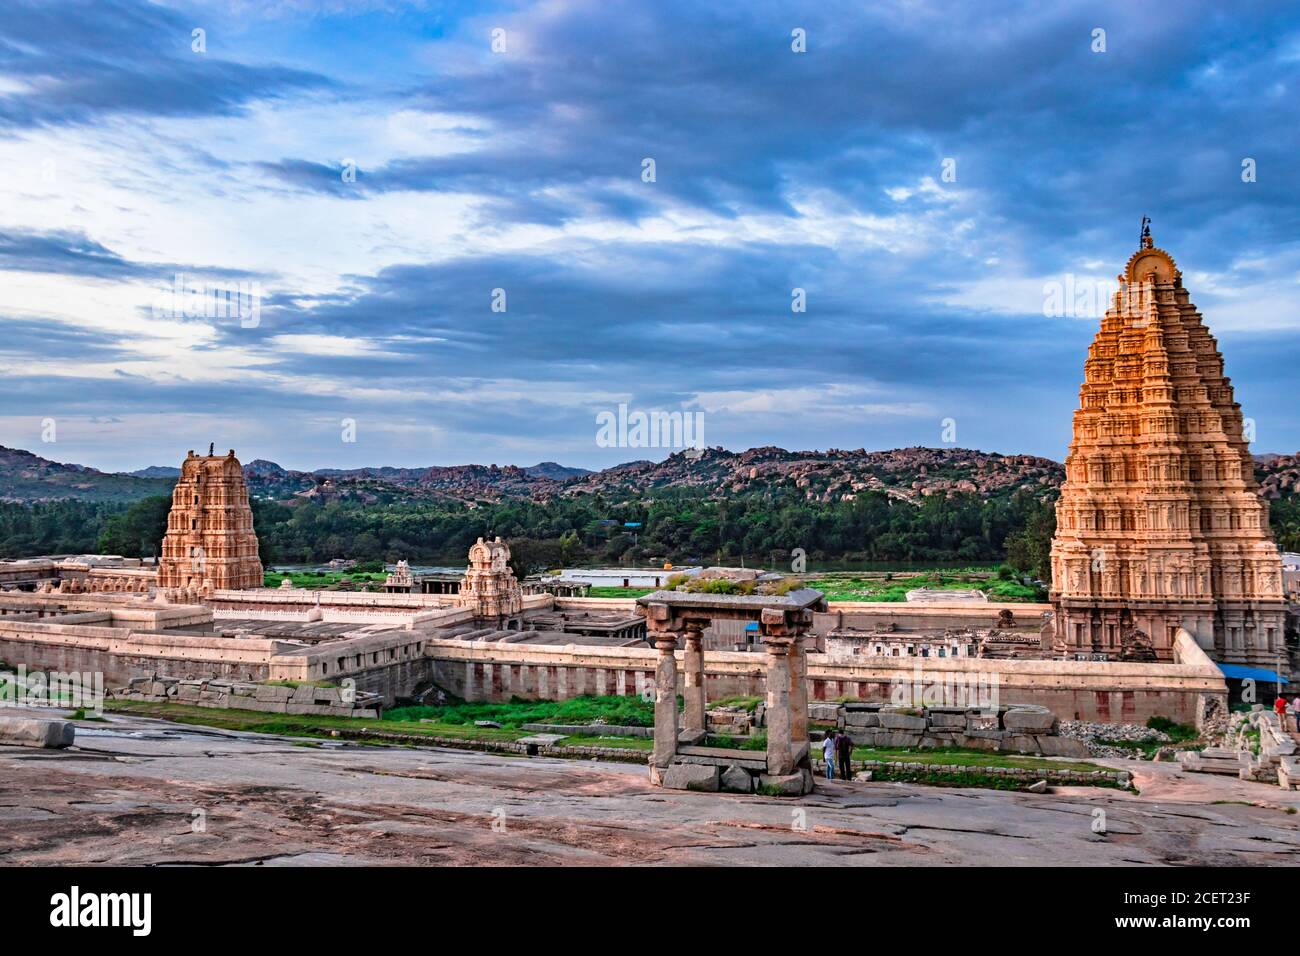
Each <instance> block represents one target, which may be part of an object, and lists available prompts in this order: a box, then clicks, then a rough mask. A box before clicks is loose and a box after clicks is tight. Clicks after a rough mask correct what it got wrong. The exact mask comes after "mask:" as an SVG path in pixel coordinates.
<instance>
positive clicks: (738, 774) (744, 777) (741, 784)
mask: <svg viewBox="0 0 1300 956" xmlns="http://www.w3.org/2000/svg"><path fill="white" fill-rule="evenodd" d="M718 783H719V785H720V786H721V787H722V789H723V790H725V791H726V792H727V793H753V792H754V775H753V774H751V773H750V772H749V771H748V770H746V769H745V768H744V767H737V766H734V765H733V766H730V767H728V768H727V769H726V770H724V771H722V775H721V777H719V778H718Z"/></svg>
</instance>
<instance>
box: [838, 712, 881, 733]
mask: <svg viewBox="0 0 1300 956" xmlns="http://www.w3.org/2000/svg"><path fill="white" fill-rule="evenodd" d="M844 726H845V728H846V729H852V728H854V727H879V726H880V715H879V714H873V713H871V712H870V711H865V710H850V711H848V712H847V713H846V714H845V715H844Z"/></svg>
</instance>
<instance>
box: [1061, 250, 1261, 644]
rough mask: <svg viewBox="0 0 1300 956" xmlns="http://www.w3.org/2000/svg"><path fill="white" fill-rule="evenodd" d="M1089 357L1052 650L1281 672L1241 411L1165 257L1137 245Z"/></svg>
mask: <svg viewBox="0 0 1300 956" xmlns="http://www.w3.org/2000/svg"><path fill="white" fill-rule="evenodd" d="M1119 281H1120V287H1119V291H1118V292H1117V293H1115V295H1114V298H1113V302H1112V305H1111V308H1110V309H1109V310H1108V311H1107V312H1106V315H1105V317H1104V318H1103V319H1102V322H1101V330H1100V331H1099V332H1098V333H1097V336H1096V338H1095V339H1094V340H1093V343H1092V347H1091V348H1090V349H1089V350H1088V359H1087V361H1086V363H1085V364H1084V382H1083V386H1082V388H1081V389H1080V392H1079V408H1078V410H1077V411H1075V413H1074V438H1073V440H1072V441H1071V442H1070V452H1069V456H1068V457H1067V458H1066V462H1065V470H1066V480H1065V484H1064V485H1063V486H1062V488H1061V497H1060V500H1059V501H1058V502H1057V506H1056V537H1055V538H1054V539H1053V541H1052V603H1053V605H1054V608H1055V628H1054V630H1055V650H1056V652H1057V653H1060V654H1065V655H1069V656H1074V655H1089V656H1093V655H1096V656H1104V657H1105V658H1107V659H1110V660H1142V659H1151V658H1152V657H1156V658H1159V659H1168V658H1169V657H1170V655H1171V646H1172V644H1173V641H1174V638H1175V636H1176V634H1177V631H1178V628H1179V627H1185V628H1186V629H1187V630H1188V631H1189V632H1190V633H1191V634H1192V636H1193V637H1194V638H1195V639H1196V641H1197V642H1198V643H1199V644H1200V645H1201V646H1202V647H1203V648H1205V650H1206V651H1207V652H1208V653H1209V654H1210V655H1211V656H1212V657H1214V658H1215V659H1217V660H1219V661H1223V662H1226V663H1236V664H1253V665H1258V666H1266V667H1269V668H1272V667H1274V666H1276V665H1277V664H1278V663H1279V661H1280V662H1281V665H1282V667H1283V668H1284V669H1285V668H1286V654H1285V651H1284V649H1283V643H1282V642H1283V640H1284V632H1285V621H1286V604H1285V600H1284V597H1283V592H1282V565H1281V558H1280V555H1279V553H1278V549H1277V546H1276V545H1275V544H1274V543H1273V540H1272V537H1271V535H1270V533H1269V526H1268V503H1267V502H1266V501H1264V500H1263V499H1261V498H1260V497H1259V495H1258V494H1257V485H1256V482H1255V478H1254V463H1253V460H1252V458H1251V455H1250V450H1249V446H1248V443H1247V441H1246V439H1245V438H1244V437H1243V433H1242V432H1243V428H1242V416H1241V406H1240V405H1238V404H1237V403H1236V402H1235V401H1234V400H1233V392H1232V385H1231V384H1230V382H1229V380H1228V379H1227V378H1226V377H1225V376H1224V374H1223V357H1222V356H1221V355H1220V354H1219V350H1218V346H1217V343H1216V342H1215V339H1214V337H1213V336H1212V335H1211V334H1210V332H1209V330H1208V329H1207V328H1206V327H1205V325H1204V324H1202V321H1201V315H1200V313H1199V312H1197V310H1196V307H1195V306H1194V305H1192V303H1191V302H1190V301H1189V299H1188V292H1187V290H1186V289H1184V288H1183V282H1182V273H1181V272H1179V271H1178V268H1177V267H1176V266H1175V265H1174V260H1173V259H1172V258H1171V257H1170V256H1169V254H1168V253H1166V252H1165V251H1164V250H1162V249H1157V248H1155V247H1154V246H1153V245H1152V242H1151V238H1150V233H1149V230H1147V231H1145V232H1144V234H1143V238H1142V244H1141V248H1139V249H1138V251H1137V252H1136V253H1134V254H1133V256H1132V257H1131V258H1130V259H1129V261H1128V265H1127V266H1126V267H1125V270H1124V274H1123V275H1121V276H1120V277H1119Z"/></svg>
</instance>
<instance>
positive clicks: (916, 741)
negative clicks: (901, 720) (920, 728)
mask: <svg viewBox="0 0 1300 956" xmlns="http://www.w3.org/2000/svg"><path fill="white" fill-rule="evenodd" d="M876 746H877V747H919V746H921V735H920V734H909V733H906V732H904V731H901V730H884V731H881V732H880V733H879V734H877V735H876Z"/></svg>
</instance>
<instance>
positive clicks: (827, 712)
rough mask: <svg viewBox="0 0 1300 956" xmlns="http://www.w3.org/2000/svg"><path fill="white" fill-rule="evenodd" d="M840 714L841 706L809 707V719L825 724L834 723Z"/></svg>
mask: <svg viewBox="0 0 1300 956" xmlns="http://www.w3.org/2000/svg"><path fill="white" fill-rule="evenodd" d="M839 714H840V705H839V704H823V703H810V704H809V705H808V719H809V720H816V721H820V722H823V723H829V722H831V721H834V720H835V718H836V717H838V716H839Z"/></svg>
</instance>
